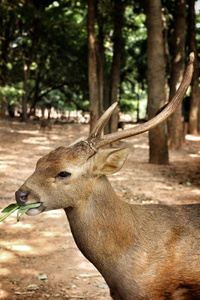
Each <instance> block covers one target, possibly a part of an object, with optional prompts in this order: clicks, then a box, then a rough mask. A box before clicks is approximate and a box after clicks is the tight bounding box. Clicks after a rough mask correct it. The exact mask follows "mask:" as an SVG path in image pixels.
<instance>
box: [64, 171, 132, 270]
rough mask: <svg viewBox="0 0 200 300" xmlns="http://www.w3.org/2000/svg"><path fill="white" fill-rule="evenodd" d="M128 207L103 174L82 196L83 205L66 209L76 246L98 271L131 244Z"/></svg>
mask: <svg viewBox="0 0 200 300" xmlns="http://www.w3.org/2000/svg"><path fill="white" fill-rule="evenodd" d="M130 209H131V208H130V206H129V205H128V204H127V203H125V202H123V201H121V200H120V199H119V198H118V197H117V195H116V194H115V192H114V190H113V188H112V187H111V185H110V183H109V181H108V179H107V178H106V176H102V177H100V178H99V179H98V180H97V182H96V184H95V186H94V188H93V190H92V191H91V194H90V196H89V197H88V199H84V208H83V207H82V206H80V207H77V208H73V209H70V210H68V209H65V212H66V214H67V217H68V220H69V224H70V227H71V231H72V234H73V237H74V239H75V242H76V244H77V246H78V248H79V249H80V250H81V252H82V253H83V254H84V255H85V256H86V257H87V258H88V259H89V260H90V261H91V262H92V263H93V264H94V265H95V266H96V267H97V268H98V269H99V270H100V271H101V268H104V269H105V268H106V265H107V264H108V262H109V264H111V262H112V260H113V257H115V261H117V260H118V259H120V256H123V253H124V252H125V251H126V252H127V248H128V247H129V246H130V247H131V244H132V242H133V238H134V232H133V225H132V224H130V222H132V221H133V220H130ZM128 215H129V217H128ZM131 228H132V229H131ZM119 249H120V251H119ZM99 262H101V263H100V265H99ZM113 264H115V262H113Z"/></svg>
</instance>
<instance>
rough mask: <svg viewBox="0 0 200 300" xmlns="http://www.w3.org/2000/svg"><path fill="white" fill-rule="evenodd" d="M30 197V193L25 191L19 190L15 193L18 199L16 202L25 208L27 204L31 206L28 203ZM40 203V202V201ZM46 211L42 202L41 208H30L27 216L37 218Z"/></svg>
mask: <svg viewBox="0 0 200 300" xmlns="http://www.w3.org/2000/svg"><path fill="white" fill-rule="evenodd" d="M28 195H29V193H28V192H26V191H23V190H21V189H19V190H18V191H16V192H15V199H16V202H17V204H19V205H20V206H24V205H26V204H29V203H28ZM38 202H39V201H38ZM44 210H45V208H44V206H43V204H42V202H41V205H40V206H39V207H36V208H30V209H29V210H28V211H27V213H26V214H27V215H29V216H35V215H38V214H40V213H41V212H43V211H44Z"/></svg>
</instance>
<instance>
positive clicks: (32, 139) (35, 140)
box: [22, 137, 49, 144]
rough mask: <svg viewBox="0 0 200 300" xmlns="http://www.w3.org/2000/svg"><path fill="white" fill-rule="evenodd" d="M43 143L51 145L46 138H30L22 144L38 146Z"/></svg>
mask: <svg viewBox="0 0 200 300" xmlns="http://www.w3.org/2000/svg"><path fill="white" fill-rule="evenodd" d="M41 142H42V144H49V141H48V139H47V138H46V137H30V138H28V139H23V140H22V143H24V144H38V143H41Z"/></svg>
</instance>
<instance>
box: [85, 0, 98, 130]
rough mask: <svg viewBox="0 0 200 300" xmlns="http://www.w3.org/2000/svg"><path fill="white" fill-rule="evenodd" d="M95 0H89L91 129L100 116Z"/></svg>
mask: <svg viewBox="0 0 200 300" xmlns="http://www.w3.org/2000/svg"><path fill="white" fill-rule="evenodd" d="M95 5H96V1H95V0H88V20H87V31H88V32H87V33H88V81H89V98H90V131H91V130H92V128H93V127H94V125H95V124H96V122H97V120H98V118H99V92H98V77H97V60H96V47H95V31H94V25H95Z"/></svg>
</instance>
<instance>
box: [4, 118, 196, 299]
mask: <svg viewBox="0 0 200 300" xmlns="http://www.w3.org/2000/svg"><path fill="white" fill-rule="evenodd" d="M87 133H88V125H79V124H71V125H65V126H62V127H61V126H60V125H54V126H53V129H52V131H50V132H49V133H47V132H40V131H39V124H37V123H35V124H34V123H28V124H24V123H20V122H18V121H12V122H9V121H7V120H4V121H0V210H2V209H3V208H4V207H5V206H7V205H8V204H10V203H13V202H15V199H14V193H15V191H16V190H17V189H18V188H19V187H20V186H21V184H22V183H23V182H24V180H25V179H26V178H27V177H28V176H29V175H31V174H32V172H33V171H34V168H35V163H36V162H37V160H38V159H39V158H40V157H41V156H43V155H44V154H46V153H48V152H49V151H51V150H52V149H54V148H56V147H58V146H61V145H62V146H65V145H66V146H67V145H68V144H69V143H71V142H72V141H73V140H75V139H76V138H78V137H80V136H86V135H87ZM127 143H128V144H129V145H131V146H132V151H131V153H130V155H129V157H128V160H127V162H126V164H125V165H124V167H123V168H122V170H121V171H120V172H119V173H117V174H115V175H113V176H112V177H110V180H111V182H112V185H113V187H114V189H115V190H116V192H117V194H118V195H119V196H120V197H121V198H122V199H124V200H127V201H130V202H131V203H140V204H142V205H145V203H161V202H162V203H166V204H169V205H170V204H174V203H178V204H183V203H184V204H185V203H199V202H200V189H199V188H200V136H191V135H188V136H187V137H186V143H185V144H184V146H183V149H182V150H181V151H170V164H169V165H159V166H158V165H150V164H149V163H148V135H147V133H145V134H143V135H141V136H136V137H133V138H129V139H128V142H127ZM29 298H30V299H51V300H52V299H87V300H91V299H95V300H103V299H104V300H107V299H110V297H109V290H108V287H107V285H106V284H105V282H104V280H103V278H102V277H101V275H100V274H99V273H98V271H97V270H96V269H95V268H94V266H93V265H92V264H91V263H89V262H88V261H87V260H86V259H85V258H84V257H83V255H82V254H81V253H80V251H79V250H78V249H77V247H76V245H75V243H74V240H73V237H72V235H71V232H70V229H69V224H68V221H67V218H66V216H65V214H64V211H62V210H57V211H51V212H47V213H43V214H40V215H38V216H35V217H29V216H27V215H25V216H23V217H22V219H21V221H20V222H18V223H17V222H16V214H14V215H12V216H10V217H9V218H7V219H6V220H5V221H4V222H2V223H0V299H9V300H13V299H16V300H18V299H29Z"/></svg>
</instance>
